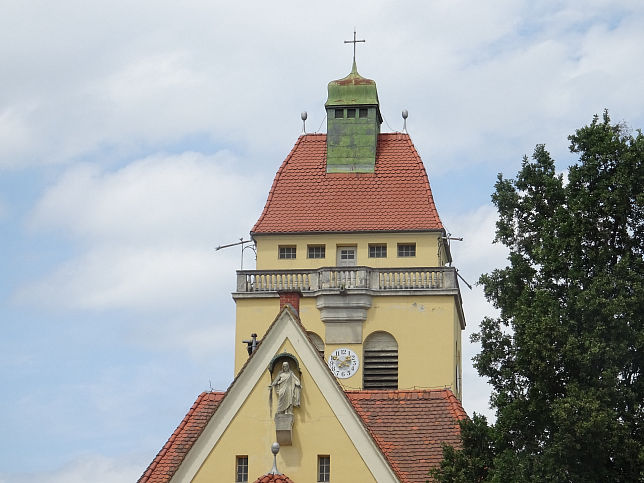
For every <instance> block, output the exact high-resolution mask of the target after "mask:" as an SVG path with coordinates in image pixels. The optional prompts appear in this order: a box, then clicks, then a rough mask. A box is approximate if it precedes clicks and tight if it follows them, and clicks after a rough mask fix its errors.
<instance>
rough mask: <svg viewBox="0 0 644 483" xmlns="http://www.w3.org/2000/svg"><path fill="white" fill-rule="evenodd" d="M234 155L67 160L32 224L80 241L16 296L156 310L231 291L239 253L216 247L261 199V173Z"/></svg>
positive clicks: (232, 236)
mask: <svg viewBox="0 0 644 483" xmlns="http://www.w3.org/2000/svg"><path fill="white" fill-rule="evenodd" d="M235 162H236V160H235V159H232V158H231V157H230V156H229V155H227V154H225V153H223V154H220V155H216V156H204V155H201V154H196V153H184V154H181V155H176V156H161V155H159V156H153V157H148V158H146V159H143V160H139V161H135V162H133V163H131V164H129V165H127V166H125V167H123V168H121V169H118V170H116V171H105V170H101V169H99V168H98V167H96V166H88V165H81V166H76V167H72V168H70V169H69V170H68V171H67V172H66V173H65V174H64V175H63V176H62V177H61V178H60V179H59V180H58V181H57V182H56V183H55V184H54V185H53V186H52V187H50V188H49V189H48V190H47V191H46V192H45V194H44V195H43V196H42V198H41V199H40V201H39V202H38V203H37V205H36V207H35V209H34V211H33V213H32V216H31V218H30V222H29V227H30V228H31V230H32V231H33V232H35V233H41V232H43V231H45V232H47V231H50V232H51V231H53V232H54V233H60V234H63V235H64V236H66V237H68V238H69V239H70V242H71V243H72V244H74V245H77V246H78V247H79V248H80V250H79V251H77V252H76V254H75V255H74V256H72V258H71V259H69V260H66V261H65V262H63V263H62V264H61V265H60V266H59V267H58V268H56V269H55V270H54V271H53V272H52V273H49V274H47V275H45V276H44V277H43V278H42V279H40V280H36V281H33V282H32V283H30V284H29V285H27V286H24V287H22V288H21V289H20V291H19V292H18V294H17V298H18V299H19V300H21V301H23V302H29V303H36V304H45V305H53V306H58V307H64V308H73V309H97V310H109V309H120V308H132V309H137V310H152V311H160V310H161V311H162V310H167V309H169V308H181V307H185V306H186V304H189V306H194V305H195V304H207V303H208V304H209V303H211V302H212V296H213V293H217V292H225V293H229V292H230V291H231V290H232V289H233V288H234V286H235V285H234V284H235V280H234V270H235V268H236V264H237V263H238V257H237V252H236V251H235V250H234V249H231V250H230V251H225V252H217V253H215V252H214V247H215V246H217V245H219V244H220V243H226V242H231V241H234V240H236V239H237V238H238V236H239V235H240V234H241V235H243V234H244V233H248V230H249V227H251V226H252V223H253V221H254V218H255V217H256V216H258V215H257V214H258V213H260V212H261V205H262V202H263V198H264V192H263V190H261V189H259V188H258V182H259V180H258V179H257V178H254V177H253V176H252V175H251V174H250V173H247V174H245V175H243V176H242V175H241V174H238V169H239V167H238V166H236V165H235ZM263 182H265V180H263ZM247 263H248V258H247Z"/></svg>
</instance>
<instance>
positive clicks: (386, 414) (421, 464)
mask: <svg viewBox="0 0 644 483" xmlns="http://www.w3.org/2000/svg"><path fill="white" fill-rule="evenodd" d="M224 395H225V393H223V392H204V393H202V394H201V395H200V396H199V397H198V398H197V401H196V402H195V403H194V405H193V406H192V408H190V411H189V412H188V414H187V415H186V417H185V418H183V421H182V422H181V424H180V425H179V427H178V428H177V429H176V430H175V432H174V433H173V434H172V436H170V439H169V440H168V442H167V443H166V444H165V445H164V446H163V448H162V449H161V451H159V454H157V456H156V458H154V461H152V463H151V464H150V466H148V468H147V470H146V471H145V473H144V474H143V476H142V477H141V478H140V479H139V483H161V482H164V483H165V482H168V481H170V478H172V475H174V473H175V472H176V471H177V469H178V468H179V465H180V464H181V462H182V461H183V458H185V456H186V455H187V454H188V451H189V450H190V448H192V445H193V444H194V442H195V441H196V440H197V438H198V437H199V435H200V434H201V432H202V431H203V429H204V428H205V427H206V424H208V421H209V420H210V418H211V417H212V415H213V414H214V413H215V411H216V410H217V407H218V406H219V403H220V402H221V400H222V399H223V397H224ZM346 395H347V397H348V398H349V401H351V404H352V405H353V407H354V409H355V410H356V412H357V413H358V415H359V416H360V418H361V419H362V421H363V423H364V425H365V427H366V428H367V430H368V431H369V432H370V433H371V436H372V437H373V439H374V441H375V442H376V444H377V445H378V446H379V447H380V449H381V450H382V452H383V454H384V455H385V457H386V458H387V460H388V461H389V463H390V465H391V466H392V468H393V469H394V471H395V472H396V474H397V475H398V476H399V478H400V479H401V481H402V482H403V483H415V482H425V481H427V478H428V476H427V474H428V472H429V470H430V468H433V467H434V466H436V465H438V463H439V462H440V461H441V459H442V455H443V453H442V448H441V443H443V442H444V443H448V444H450V445H452V446H454V447H459V446H460V437H459V435H460V429H459V426H458V422H457V421H458V420H460V419H464V418H467V415H466V414H465V411H464V410H463V406H461V403H460V402H459V401H458V399H456V397H455V396H454V394H452V391H450V390H449V389H443V390H413V391H347V392H346ZM271 476H272V475H266V476H264V477H262V478H267V477H271ZM275 476H279V475H275ZM262 478H260V479H258V480H257V481H256V482H255V483H257V482H264V481H274V482H280V481H282V480H279V479H278V480H264V479H262ZM282 478H285V479H284V480H283V481H284V482H285V483H287V482H290V481H291V480H290V479H288V478H286V477H282Z"/></svg>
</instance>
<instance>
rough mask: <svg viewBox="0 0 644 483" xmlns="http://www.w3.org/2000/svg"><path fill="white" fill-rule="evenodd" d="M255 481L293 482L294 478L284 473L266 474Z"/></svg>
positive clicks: (265, 482) (260, 482) (261, 482)
mask: <svg viewBox="0 0 644 483" xmlns="http://www.w3.org/2000/svg"><path fill="white" fill-rule="evenodd" d="M255 483H293V480H291V479H290V478H289V477H288V476H284V475H265V476H262V477H261V478H257V479H256V480H255Z"/></svg>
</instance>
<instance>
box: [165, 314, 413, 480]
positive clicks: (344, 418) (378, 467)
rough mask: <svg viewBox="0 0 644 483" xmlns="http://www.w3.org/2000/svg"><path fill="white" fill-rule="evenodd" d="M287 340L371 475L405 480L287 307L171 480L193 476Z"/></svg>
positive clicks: (238, 376) (236, 379)
mask: <svg viewBox="0 0 644 483" xmlns="http://www.w3.org/2000/svg"><path fill="white" fill-rule="evenodd" d="M286 339H289V340H290V342H291V344H292V345H293V346H294V349H296V351H297V352H298V355H299V357H300V361H301V362H302V364H303V365H304V366H305V367H306V368H307V370H308V371H309V373H310V374H311V378H312V381H311V382H313V381H315V384H316V385H317V386H318V388H319V390H320V391H321V393H322V394H323V396H324V398H325V399H326V400H327V403H328V404H329V406H330V408H331V410H332V411H333V412H334V414H335V416H336V417H337V418H338V422H339V423H340V425H341V426H342V427H343V429H344V431H345V432H346V434H347V436H348V437H349V439H350V440H351V441H352V442H353V444H354V447H355V449H356V451H357V452H358V454H359V455H360V457H361V458H362V460H363V461H364V463H365V465H366V466H367V468H368V469H369V471H370V472H371V473H372V475H373V476H374V478H375V479H376V480H377V481H379V482H398V481H404V480H402V479H401V478H400V473H399V472H398V471H397V470H396V469H395V467H394V465H392V463H391V461H390V460H389V458H387V456H386V455H385V454H384V452H383V451H382V449H381V448H380V446H379V445H378V442H377V441H376V440H375V439H374V438H373V436H372V435H371V432H370V431H369V430H368V428H367V427H366V426H365V424H364V422H363V421H362V419H361V418H360V416H359V415H358V414H357V412H356V411H355V409H354V407H353V405H352V404H351V401H350V400H349V398H348V397H347V395H346V394H345V392H344V390H343V389H342V388H341V387H340V385H339V383H338V382H337V380H336V379H335V377H334V376H333V374H332V373H331V371H330V369H329V368H328V367H327V365H326V364H325V363H324V361H323V360H322V359H321V358H320V356H319V354H318V352H317V350H316V348H315V347H314V345H313V343H312V342H311V340H310V339H309V337H308V335H307V334H306V330H305V329H304V327H303V326H302V324H301V322H300V321H299V318H298V317H297V315H296V314H295V312H294V311H293V310H292V309H291V308H290V307H288V306H285V307H284V308H283V309H282V310H281V311H280V313H279V314H278V316H277V317H276V318H275V320H274V321H273V323H272V324H271V326H270V327H269V329H268V330H267V332H266V333H265V335H264V337H263V338H262V342H261V344H260V345H259V346H258V347H257V349H256V350H255V352H254V353H253V354H252V356H251V357H249V358H248V360H247V361H246V364H245V365H244V366H243V367H242V369H241V370H240V371H239V373H238V375H237V377H236V378H235V379H234V380H233V382H232V383H231V385H230V386H229V388H228V390H227V391H226V395H225V396H224V397H223V399H222V400H221V402H220V403H219V406H218V407H217V410H216V411H215V412H214V414H213V415H212V417H211V418H210V420H209V421H208V423H207V424H206V425H205V428H204V429H203V430H202V432H201V434H200V435H199V437H198V439H197V440H196V441H195V442H194V444H193V445H192V447H191V448H190V450H189V451H188V453H187V454H186V455H185V457H184V459H183V461H182V462H181V463H180V465H179V467H178V468H177V470H176V471H175V472H174V474H173V476H172V478H171V480H170V481H171V482H183V481H190V480H191V479H192V478H194V476H195V475H196V474H197V472H198V471H199V469H200V468H201V467H202V465H203V463H204V462H205V461H206V459H207V457H208V455H209V454H210V451H211V450H212V448H214V447H215V445H216V444H217V442H218V441H219V439H220V438H221V436H222V435H223V433H224V431H225V430H226V428H227V427H228V426H229V425H230V423H231V421H232V420H233V418H234V417H235V416H236V414H237V412H238V411H239V409H240V408H241V406H242V404H243V401H245V400H246V399H247V398H248V396H249V395H250V393H251V391H252V390H253V388H254V386H255V384H256V383H257V381H259V379H260V378H261V377H262V376H263V374H264V372H265V371H266V367H267V365H268V361H269V360H270V358H271V357H272V356H273V355H274V354H275V353H276V352H277V351H278V350H279V347H280V346H281V345H282V343H283V342H284V341H285V340H286ZM358 440H361V442H362V444H358V443H359V442H360V441H358Z"/></svg>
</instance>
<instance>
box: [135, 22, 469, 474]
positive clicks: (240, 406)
mask: <svg viewBox="0 0 644 483" xmlns="http://www.w3.org/2000/svg"><path fill="white" fill-rule="evenodd" d="M354 42H356V40H355V34H354ZM354 45H355V44H354ZM325 107H326V110H327V123H328V124H327V134H326V135H325V134H303V135H302V136H300V137H299V138H298V140H297V142H296V143H295V146H294V147H293V149H292V150H291V152H290V153H289V155H288V156H287V157H286V159H285V160H284V162H283V163H282V165H281V166H280V167H279V169H278V171H277V174H276V175H275V179H274V181H273V185H272V187H271V189H270V192H269V194H268V199H267V201H266V205H265V207H264V210H263V212H262V213H261V215H260V217H259V219H258V220H257V222H256V223H255V225H254V227H253V229H252V231H251V236H252V238H253V240H254V242H255V247H256V251H257V264H256V269H255V270H240V271H238V272H237V288H236V290H235V292H234V293H233V299H234V301H235V304H236V335H235V339H236V351H235V378H234V380H233V381H232V383H231V384H230V386H229V387H228V389H227V390H226V391H225V392H222V391H212V390H210V391H208V392H204V393H202V394H201V395H200V396H199V397H198V398H197V401H196V402H195V403H194V405H193V406H192V408H191V409H190V410H189V412H188V414H186V416H185V418H184V419H183V421H182V422H181V423H180V424H179V426H178V427H177V429H176V430H175V432H174V433H173V434H172V435H171V436H170V438H169V439H168V440H167V442H166V444H165V445H164V446H163V447H162V449H161V450H160V451H159V453H158V454H157V456H156V457H155V458H154V460H153V461H152V462H151V463H150V465H149V466H148V468H147V469H146V470H145V472H144V473H143V475H142V476H141V478H140V480H139V482H140V483H177V482H179V483H183V482H194V483H202V482H203V483H208V482H212V481H235V482H237V483H245V482H251V481H255V482H256V483H258V482H259V483H261V482H265V481H294V482H298V481H299V482H308V481H318V482H328V481H335V482H345V481H359V482H373V483H376V482H377V483H422V482H426V481H427V479H428V474H429V471H430V469H431V468H435V467H436V466H438V465H439V464H440V461H441V458H442V450H441V445H442V444H443V443H445V444H449V445H451V446H454V447H459V446H460V425H459V421H462V420H463V419H465V418H466V417H467V415H466V414H465V411H464V410H463V407H462V405H461V403H460V399H461V384H460V380H461V331H462V330H463V328H464V327H465V320H464V317H463V310H462V306H461V295H460V291H459V287H458V281H457V273H456V269H455V268H454V267H452V266H451V261H452V258H451V254H450V250H449V245H448V244H447V243H446V232H445V229H444V228H443V224H442V223H441V220H440V217H439V216H438V212H437V210H436V206H435V205H434V199H433V197H432V191H431V188H430V185H429V180H428V178H427V172H426V171H425V167H424V165H423V163H422V161H421V159H420V157H419V156H418V153H417V152H416V149H415V147H414V145H413V143H412V142H411V139H410V138H409V135H408V134H406V133H399V132H396V133H381V132H380V125H381V122H382V116H381V114H380V104H379V100H378V93H377V90H376V84H375V82H374V81H372V80H369V79H365V78H364V77H362V76H361V75H360V74H358V69H357V67H356V64H355V56H354V62H353V68H352V70H351V73H350V74H349V75H348V76H346V77H344V78H343V79H339V80H335V81H332V82H330V83H329V86H328V98H327V101H326V104H325ZM242 341H243V342H245V343H242ZM247 344H248V346H247ZM269 448H270V452H269ZM271 452H272V455H271ZM271 465H272V468H271ZM269 468H270V470H269ZM267 471H269V473H268V474H266V472H267ZM282 472H283V473H284V474H286V475H288V477H289V478H286V477H285V476H284V475H282V474H281V473H282ZM257 475H265V476H260V477H259V478H258V479H255V477H256V476H257Z"/></svg>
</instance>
